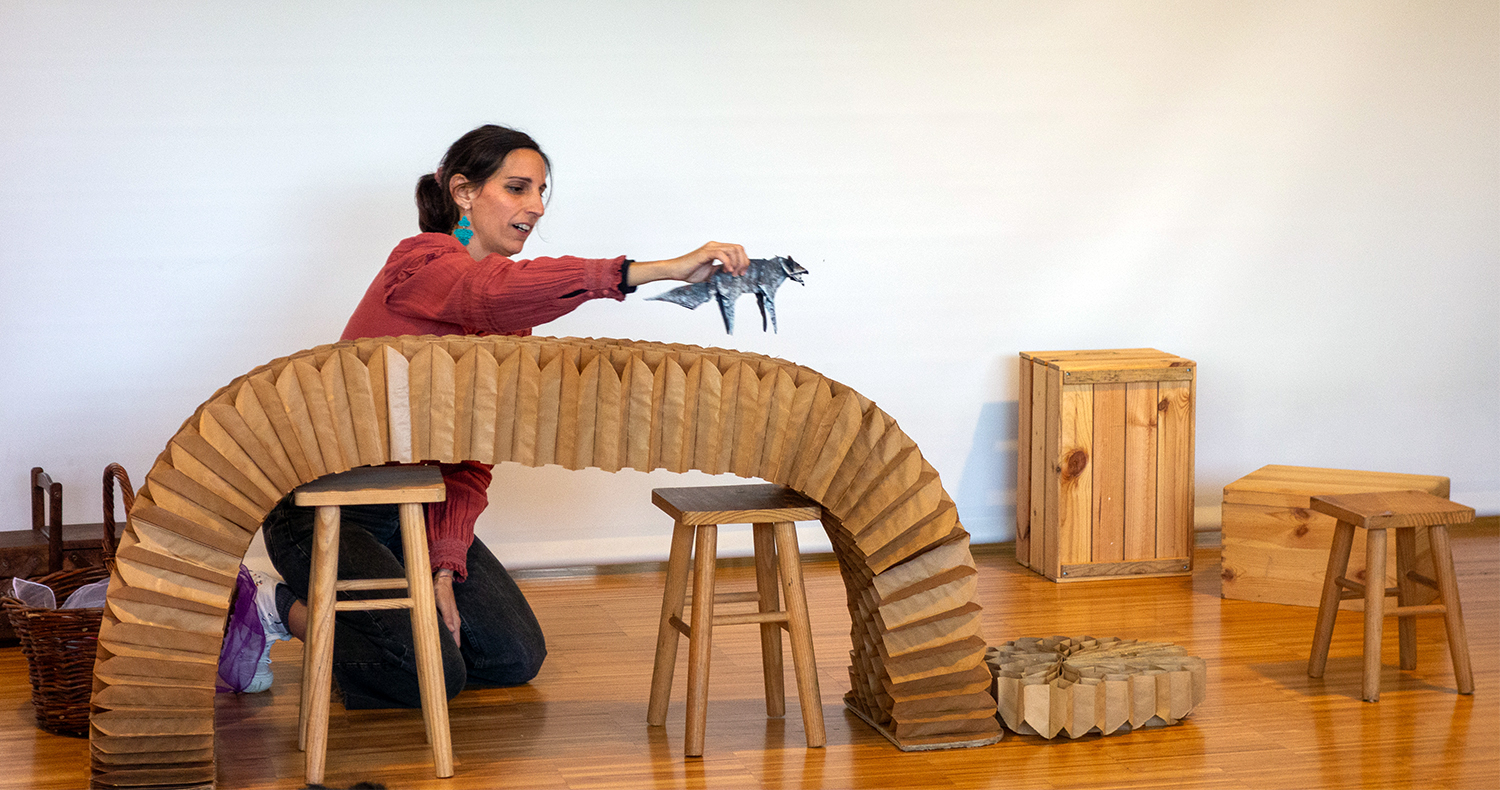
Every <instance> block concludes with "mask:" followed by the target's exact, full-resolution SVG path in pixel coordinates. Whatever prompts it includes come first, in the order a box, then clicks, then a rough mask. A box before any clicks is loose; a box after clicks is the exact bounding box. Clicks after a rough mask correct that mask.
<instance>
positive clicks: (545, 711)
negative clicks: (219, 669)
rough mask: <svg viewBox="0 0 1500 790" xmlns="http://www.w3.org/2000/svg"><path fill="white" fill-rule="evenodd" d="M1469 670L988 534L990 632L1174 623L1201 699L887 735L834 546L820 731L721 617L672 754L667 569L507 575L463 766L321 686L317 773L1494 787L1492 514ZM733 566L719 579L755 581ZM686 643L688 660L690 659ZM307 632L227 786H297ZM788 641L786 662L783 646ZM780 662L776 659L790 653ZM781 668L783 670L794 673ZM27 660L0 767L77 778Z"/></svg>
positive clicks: (4, 711) (239, 745)
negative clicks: (1199, 665) (704, 679)
mask: <svg viewBox="0 0 1500 790" xmlns="http://www.w3.org/2000/svg"><path fill="white" fill-rule="evenodd" d="M1454 549H1455V555H1456V559H1457V562H1458V566H1459V567H1458V574H1459V581H1460V587H1461V590H1462V593H1461V594H1462V598H1463V606H1464V614H1465V620H1466V622H1467V626H1468V631H1469V648H1470V652H1471V655H1472V657H1473V662H1474V672H1475V686H1476V689H1475V693H1474V695H1473V696H1461V695H1459V694H1457V693H1456V692H1455V691H1454V683H1453V671H1452V665H1451V664H1450V663H1449V659H1448V652H1447V648H1446V644H1445V642H1444V638H1443V631H1442V627H1441V620H1440V618H1438V617H1424V618H1421V619H1420V621H1419V626H1418V639H1419V643H1420V647H1419V664H1418V669H1417V670H1415V671H1412V672H1400V671H1398V670H1397V669H1396V667H1395V663H1396V641H1395V633H1394V632H1395V629H1394V627H1392V626H1388V627H1387V631H1386V634H1387V639H1386V643H1385V648H1386V649H1385V658H1384V661H1385V671H1384V674H1383V678H1382V696H1381V701H1380V702H1379V703H1377V704H1369V703H1364V702H1361V701H1360V700H1359V692H1360V650H1361V625H1360V621H1359V618H1358V616H1357V615H1356V616H1349V615H1347V614H1346V615H1345V616H1343V617H1342V618H1340V621H1339V624H1338V628H1337V631H1336V632H1335V635H1334V642H1333V649H1332V651H1331V653H1330V659H1329V663H1328V672H1327V675H1326V677H1325V679H1323V680H1311V679H1309V678H1308V677H1307V673H1306V666H1307V651H1308V646H1309V644H1310V643H1311V640H1312V631H1313V619H1314V614H1315V613H1314V611H1313V610H1312V609H1307V608H1301V607H1290V606H1279V605H1274V604H1253V603H1246V602H1242V601H1226V600H1222V599H1220V598H1219V595H1218V591H1219V584H1218V574H1219V562H1218V559H1219V558H1218V550H1217V548H1212V547H1210V548H1200V549H1199V550H1198V556H1197V563H1198V564H1197V570H1196V572H1195V573H1194V575H1193V576H1192V578H1190V579H1189V578H1181V579H1169V580H1138V581H1126V582H1092V583H1080V584H1069V585H1058V584H1053V583H1051V582H1048V581H1046V580H1044V579H1042V578H1041V577H1039V576H1036V575H1033V574H1031V573H1030V572H1028V571H1026V570H1025V569H1023V568H1021V567H1019V566H1018V565H1016V563H1015V561H1014V558H1013V555H1012V551H1013V548H1012V547H1011V546H1010V545H1008V544H1006V545H1002V546H998V547H981V548H980V549H979V550H978V551H977V552H976V553H977V554H978V557H977V558H978V560H979V563H980V585H981V586H980V602H981V603H982V604H983V605H984V607H985V611H984V616H985V623H984V626H985V635H986V638H987V639H988V640H989V641H990V642H991V643H992V644H994V643H998V642H1002V641H1004V640H1007V639H1013V638H1017V637H1022V636H1050V635H1079V634H1089V635H1094V636H1120V637H1127V638H1139V639H1148V640H1158V641H1171V642H1176V643H1179V644H1182V645H1184V646H1186V647H1187V648H1188V650H1189V652H1191V653H1192V654H1194V655H1198V656H1201V657H1203V658H1204V659H1206V660H1207V662H1208V699H1207V702H1205V703H1204V704H1203V705H1202V706H1201V707H1200V708H1199V709H1198V710H1197V712H1196V713H1195V714H1194V716H1193V717H1191V718H1189V719H1187V720H1186V721H1184V722H1183V723H1182V724H1180V725H1178V726H1175V727H1168V728H1161V729H1148V730H1141V731H1137V732H1132V733H1127V734H1122V735H1115V736H1111V737H1107V738H1102V737H1099V736H1087V737H1084V738H1080V739H1078V740H1076V741H1069V740H1066V739H1059V740H1055V741H1046V740H1043V739H1041V738H1040V737H1036V736H1019V735H1015V734H1009V733H1008V734H1007V735H1006V737H1005V739H1004V740H1003V741H1002V742H1000V743H998V744H995V745H993V746H988V747H984V748H979V749H967V750H953V751H937V752H910V753H903V752H900V751H898V750H896V749H895V748H894V747H892V746H891V745H890V744H888V743H887V742H886V741H885V740H884V739H883V738H881V736H879V735H878V734H876V733H875V732H874V731H872V730H871V729H869V728H868V727H866V726H865V725H864V724H863V723H862V722H860V721H859V720H858V719H856V718H855V717H854V716H853V715H851V714H849V713H848V712H846V711H844V710H843V707H842V705H841V702H840V699H841V697H842V694H843V692H844V691H845V690H846V689H847V688H848V681H847V675H846V670H845V666H846V663H847V651H848V648H849V641H848V628H849V618H848V614H847V611H846V610H845V608H844V592H843V587H842V583H841V582H840V579H839V576H838V573H837V570H836V569H835V567H834V566H833V564H832V562H831V561H809V562H808V563H807V568H806V572H807V577H808V590H809V596H810V598H811V604H812V619H813V626H814V630H815V632H816V635H815V638H816V639H815V641H816V646H817V652H818V656H819V661H820V677H821V682H822V690H823V700H822V701H823V710H824V716H825V718H826V720H827V726H828V746H827V748H824V749H816V750H808V749H806V748H804V746H803V732H802V723H801V717H800V715H799V713H798V708H797V705H796V703H795V700H794V699H792V700H788V705H787V709H788V716H787V717H786V718H785V719H767V718H766V716H765V713H764V701H763V699H762V696H761V689H760V682H761V681H760V670H759V663H758V662H759V658H758V656H759V653H758V650H759V647H758V645H759V642H758V629H755V628H750V627H740V628H726V629H723V630H722V631H720V632H719V633H718V634H716V643H715V645H714V647H715V652H714V659H713V662H714V663H713V682H712V686H711V691H710V702H709V713H708V737H707V743H706V751H705V755H706V756H705V757H704V758H703V759H693V760H684V759H683V758H682V735H683V710H682V698H683V689H682V685H681V684H682V683H683V682H684V679H685V669H683V668H682V666H683V665H682V664H680V665H679V670H678V686H677V688H675V689H674V691H675V694H674V702H673V705H672V710H671V714H670V718H669V719H668V724H667V726H666V727H665V728H651V727H647V726H646V722H645V719H646V698H647V692H648V689H649V687H650V678H651V659H652V650H653V644H654V641H655V634H656V617H657V611H658V607H659V606H660V600H659V597H658V596H659V595H660V589H661V578H662V574H661V573H659V572H655V571H647V572H640V573H609V574H601V575H594V576H577V577H565V578H529V579H523V581H522V587H523V588H524V589H525V591H526V593H527V595H528V596H529V597H530V598H531V601H532V603H533V605H534V606H535V608H536V610H537V614H538V616H539V617H540V619H541V621H542V624H543V626H544V627H545V628H546V630H547V633H548V637H549V646H550V651H551V655H550V656H549V658H548V660H547V664H546V666H545V667H544V668H543V670H542V673H541V676H540V677H538V678H537V679H536V680H535V681H534V682H533V683H531V684H530V685H528V686H525V687H522V688H516V689H489V690H479V689H470V690H467V691H465V692H464V693H463V694H461V695H460V696H459V697H458V698H456V699H455V700H454V701H453V703H452V709H451V710H452V727H453V743H454V752H455V757H456V760H457V764H458V765H457V769H458V773H457V776H455V777H454V778H452V779H448V780H439V779H434V778H433V777H432V774H431V767H430V755H429V754H428V753H427V752H426V751H425V748H424V743H423V738H422V720H421V716H420V713H418V712H415V711H397V712H368V711H360V712H345V711H344V710H343V709H342V708H340V707H338V706H335V710H334V715H333V720H332V724H331V734H330V738H329V756H328V776H327V778H326V780H325V782H326V784H328V786H330V787H343V786H347V785H349V784H353V783H355V782H359V781H376V782H382V783H385V784H386V785H388V786H389V787H391V788H429V787H433V788H438V787H440V788H480V787H486V788H488V787H494V788H502V787H504V788H512V787H513V788H647V787H732V788H756V787H766V788H780V787H922V788H941V787H997V788H998V787H1004V788H1029V787H1035V788H1052V787H1056V788H1089V787H1110V788H1116V787H1142V788H1146V787H1150V788H1165V787H1185V788H1186V787H1191V788H1205V787H1206V788H1306V787H1382V788H1385V787H1416V788H1450V787H1452V788H1458V787H1466V788H1495V787H1500V532H1497V531H1496V530H1494V529H1489V528H1467V529H1463V530H1455V540H1454ZM751 578H752V576H751V573H750V569H748V568H731V569H728V570H726V571H724V572H722V573H721V579H726V580H728V579H734V580H738V581H740V582H742V583H746V584H748V583H749V581H750V579H751ZM686 653H687V650H686V649H683V650H682V651H681V654H680V660H681V661H683V662H684V664H685V660H686ZM300 655H301V647H300V643H282V644H279V645H277V647H276V649H275V651H274V652H273V656H274V657H275V660H276V663H275V670H276V685H275V687H274V688H273V689H272V690H271V691H270V692H267V693H264V694H259V695H247V696H243V697H239V698H235V697H229V696H221V697H220V699H219V706H218V713H217V721H218V740H217V750H218V765H219V786H220V787H224V788H246V789H253V788H296V787H302V786H303V782H302V781H301V776H302V765H303V764H302V755H301V753H300V752H298V751H297V747H296V740H297V735H296V725H297V708H296V705H297V690H298V682H299V674H300V664H299V660H300ZM788 664H790V662H788ZM788 671H790V669H789V670H788ZM787 687H788V689H795V685H794V684H793V683H792V682H790V679H789V681H788V684H787ZM26 689H27V682H26V675H25V664H24V660H23V658H22V657H21V655H20V651H19V649H17V648H7V649H4V650H0V787H17V788H21V787H25V788H81V787H84V786H86V785H87V781H88V755H89V751H88V744H87V743H86V742H85V741H83V740H78V739H70V738H61V737H56V736H51V735H47V734H45V733H42V732H40V731H39V730H37V729H36V728H35V727H34V726H33V723H32V719H31V711H30V706H29V701H28V699H27V696H26V695H27V691H26Z"/></svg>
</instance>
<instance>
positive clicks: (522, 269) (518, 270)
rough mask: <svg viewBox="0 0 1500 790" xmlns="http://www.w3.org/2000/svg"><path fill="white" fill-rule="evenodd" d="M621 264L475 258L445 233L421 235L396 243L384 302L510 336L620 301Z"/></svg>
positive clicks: (397, 310)
mask: <svg viewBox="0 0 1500 790" xmlns="http://www.w3.org/2000/svg"><path fill="white" fill-rule="evenodd" d="M433 236H436V237H437V238H436V239H432V238H429V237H433ZM624 263H625V258H624V256H620V257H618V258H603V259H596V258H574V257H571V256H565V257H561V258H533V259H531V260H521V261H517V260H512V259H510V258H504V257H501V256H499V255H491V256H489V257H487V258H485V259H484V260H481V261H475V260H474V259H473V258H471V257H469V253H468V251H467V250H465V249H464V248H463V247H462V245H459V244H458V243H457V242H456V241H454V240H451V238H450V237H444V236H442V235H440V234H422V235H421V236H417V237H414V238H413V239H408V240H407V241H406V242H403V243H402V244H401V246H399V247H397V248H396V251H395V252H393V253H392V255H391V260H390V261H389V262H388V263H387V264H386V268H385V270H384V271H382V272H381V275H380V276H381V279H382V280H383V281H384V282H383V283H382V285H383V286H384V291H385V299H384V301H385V305H386V307H387V308H389V309H390V310H391V311H392V312H394V313H398V314H401V315H405V316H409V317H411V318H416V319H421V320H426V321H438V322H443V323H448V324H457V325H459V326H462V327H464V328H465V330H467V331H469V332H476V333H477V332H495V333H514V332H519V331H522V330H527V329H531V328H532V327H535V326H537V325H539V324H544V323H546V322H548V321H551V320H553V319H554V318H558V317H560V316H563V315H566V314H567V313H569V312H572V310H573V309H574V308H576V307H578V305H580V304H583V303H584V302H586V301H589V300H590V299H600V298H609V299H615V300H621V299H624V298H625V295H624V294H623V293H621V291H620V279H621V274H620V267H621V266H622V265H624Z"/></svg>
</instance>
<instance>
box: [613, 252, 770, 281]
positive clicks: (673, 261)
mask: <svg viewBox="0 0 1500 790" xmlns="http://www.w3.org/2000/svg"><path fill="white" fill-rule="evenodd" d="M719 266H722V267H723V268H724V269H725V270H727V271H728V272H729V273H730V274H732V275H734V276H736V277H738V276H740V275H741V274H744V273H745V270H746V269H748V268H750V257H749V256H747V255H746V254H745V248H744V247H741V246H740V245H738V244H723V243H721V242H717V241H711V242H709V243H707V244H705V245H703V246H702V247H699V248H698V249H696V250H693V251H692V252H690V253H688V254H686V255H682V256H679V257H676V258H669V259H667V260H664V261H636V262H635V263H632V264H630V270H629V271H627V272H626V273H625V284H626V285H627V286H636V285H640V284H642V283H649V282H655V281H657V280H682V281H683V282H688V283H701V282H703V281H704V280H707V279H708V278H709V276H710V275H712V274H713V273H714V270H715V269H716V268H718V267H719Z"/></svg>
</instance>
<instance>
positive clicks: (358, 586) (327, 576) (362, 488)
mask: <svg viewBox="0 0 1500 790" xmlns="http://www.w3.org/2000/svg"><path fill="white" fill-rule="evenodd" d="M445 497H446V491H445V489H444V487H443V474H442V472H441V471H439V470H438V468H437V467H435V466H375V467H364V468H360V469H354V470H351V471H348V472H345V473H343V474H338V475H331V476H329V477H324V478H320V479H318V480H314V481H313V482H311V483H308V484H307V485H305V486H302V487H301V488H299V489H297V493H296V500H295V501H296V504H298V505H301V506H303V507H316V508H317V509H318V514H317V522H316V525H315V527H314V530H315V531H314V537H313V557H312V579H311V582H310V584H309V587H310V590H309V594H308V599H309V600H308V602H307V608H308V620H307V643H306V645H305V650H304V651H303V657H302V715H301V721H300V722H299V730H298V741H297V745H298V747H299V748H301V749H303V750H304V751H306V752H307V783H308V784H320V783H321V782H322V781H323V766H324V757H325V756H326V753H327V750H328V704H329V703H328V696H329V692H330V690H331V689H330V686H331V684H332V681H333V614H334V612H335V611H339V612H359V611H369V610H372V609H410V610H411V629H412V641H413V642H414V643H415V645H416V650H417V683H418V685H419V687H420V689H421V694H422V718H423V719H424V720H425V722H426V725H427V741H428V742H429V743H431V744H432V759H433V762H434V763H435V764H436V767H437V775H438V776H439V777H440V778H446V777H449V776H452V775H453V743H452V740H451V739H450V737H449V733H448V694H447V691H446V689H445V687H444V683H443V654H442V643H441V642H440V641H438V640H439V637H438V630H437V629H438V625H437V603H436V601H435V600H434V598H433V593H432V571H431V568H430V567H429V564H428V559H427V525H426V523H425V520H424V519H423V517H422V504H423V503H425V502H441V501H443V499H444V498H445ZM342 505H400V506H401V545H402V547H403V550H404V555H405V556H404V558H403V562H404V563H405V565H406V577H405V578H397V579H358V580H351V581H339V579H338V569H339V507H340V506H342ZM400 589H405V590H406V591H407V595H408V596H409V597H406V598H372V599H369V600H363V601H335V600H334V596H335V593H337V592H339V591H342V590H400Z"/></svg>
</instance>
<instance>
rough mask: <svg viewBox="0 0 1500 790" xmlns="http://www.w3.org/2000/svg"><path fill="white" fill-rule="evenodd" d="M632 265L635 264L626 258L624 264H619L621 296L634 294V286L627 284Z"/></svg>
mask: <svg viewBox="0 0 1500 790" xmlns="http://www.w3.org/2000/svg"><path fill="white" fill-rule="evenodd" d="M632 263H635V261H633V260H631V259H629V258H626V259H625V262H624V263H622V264H620V293H622V294H629V293H635V289H636V286H634V285H630V284H629V282H630V264H632Z"/></svg>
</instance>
